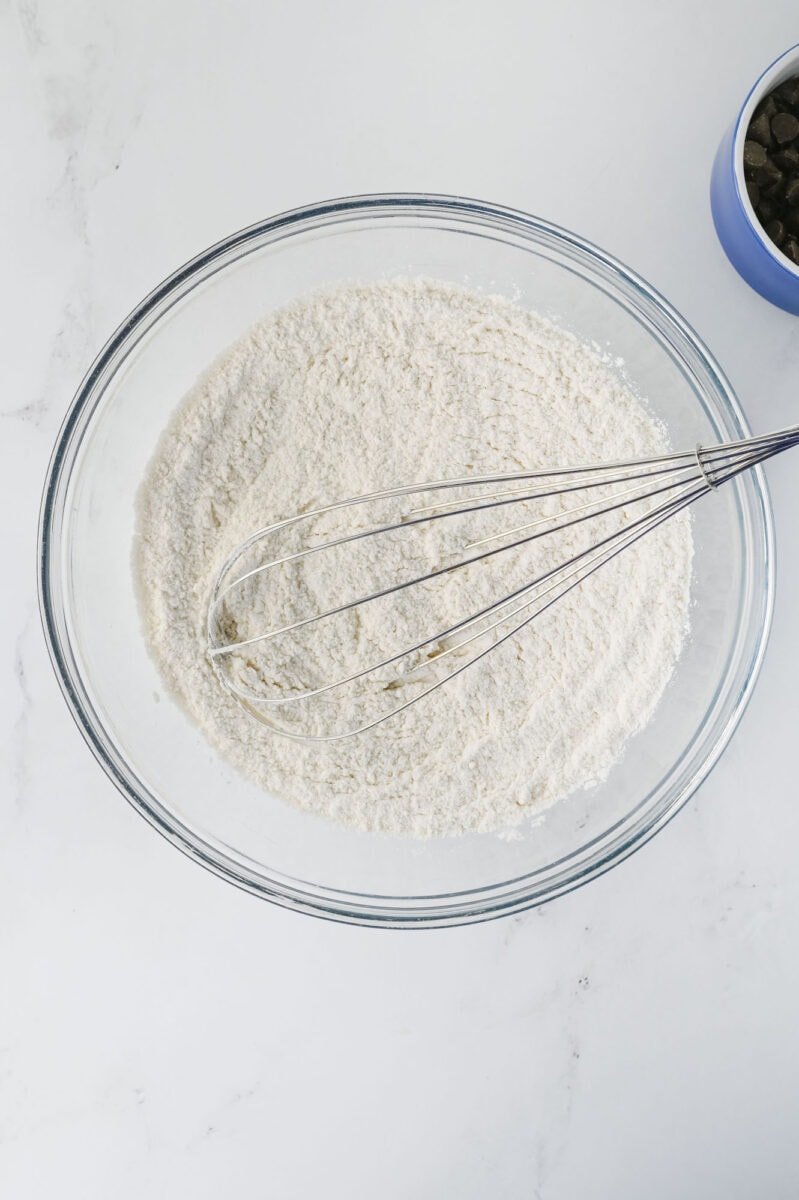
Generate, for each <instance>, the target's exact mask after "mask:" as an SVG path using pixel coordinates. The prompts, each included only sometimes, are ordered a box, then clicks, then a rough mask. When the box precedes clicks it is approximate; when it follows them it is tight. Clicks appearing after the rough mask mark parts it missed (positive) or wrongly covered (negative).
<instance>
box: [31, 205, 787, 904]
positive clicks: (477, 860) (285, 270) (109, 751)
mask: <svg viewBox="0 0 799 1200" xmlns="http://www.w3.org/2000/svg"><path fill="white" fill-rule="evenodd" d="M398 275H404V276H414V275H426V276H429V277H433V278H437V279H441V280H448V281H451V282H453V283H458V284H467V285H468V286H470V287H472V288H482V289H485V290H486V291H489V292H492V293H500V294H503V295H506V296H508V297H510V298H512V299H513V300H515V301H516V302H517V303H519V304H522V305H525V306H527V307H529V308H531V309H533V310H536V311H538V312H540V313H542V314H544V315H545V316H549V317H551V318H553V319H554V320H556V321H557V322H558V323H559V324H560V325H562V326H564V327H565V328H567V329H569V330H571V331H572V332H573V333H575V334H576V335H577V336H578V337H580V338H582V339H584V340H587V341H591V342H595V343H597V344H598V345H599V346H601V347H604V348H607V349H608V350H609V351H610V352H611V353H612V354H613V356H614V357H617V358H618V359H620V360H623V363H624V368H623V370H624V373H625V376H626V378H627V380H628V381H629V382H630V383H631V384H632V385H633V386H634V387H635V388H636V389H637V391H638V392H639V394H640V395H642V396H643V397H646V399H647V400H648V402H649V404H650V407H651V409H652V410H653V411H654V412H655V413H656V414H657V416H658V417H659V418H660V419H661V420H662V421H663V423H664V424H665V426H666V428H667V429H668V432H669V435H670V437H671V439H672V444H673V446H674V447H675V449H685V448H690V447H692V446H694V445H696V444H697V443H698V442H704V443H706V442H713V441H714V440H717V439H720V440H724V439H731V438H739V437H742V436H746V434H747V433H748V430H747V427H746V423H745V421H744V418H743V416H742V413H741V410H740V408H739V406H738V404H737V402H736V399H735V397H734V395H733V393H732V391H731V390H730V387H729V385H728V384H727V382H726V380H725V379H724V376H723V375H722V373H721V371H720V370H719V368H718V366H717V365H716V363H715V362H714V361H713V359H712V358H711V356H710V355H709V354H708V352H707V350H706V349H705V347H704V346H703V345H702V343H701V342H700V341H699V339H698V338H697V337H696V335H695V334H694V333H693V332H692V331H691V330H690V329H689V328H688V327H687V325H686V324H685V322H684V321H683V320H682V319H681V318H680V317H679V316H678V314H677V313H676V312H675V311H674V309H673V308H671V307H670V306H669V305H668V304H667V303H666V301H665V300H663V299H662V298H661V297H660V296H658V295H657V293H656V292H654V291H653V290H652V289H651V288H650V287H648V286H647V284H646V283H644V282H643V280H641V279H639V278H638V277H637V276H636V275H635V274H634V273H633V272H631V271H629V270H628V269H627V268H626V267H624V266H622V264H621V263H619V262H616V261H615V260H614V259H612V258H610V257H609V256H608V255H606V254H604V253H602V252H601V251H599V250H597V249H596V248H595V247H593V246H591V245H589V244H588V243H587V242H584V241H583V240H582V239H581V238H578V237H575V236H574V234H571V233H568V232H567V231H565V230H562V229H559V228H557V227H556V226H553V225H550V224H548V223H546V222H544V221H539V220H537V219H535V218H533V217H530V216H526V215H525V214H523V213H520V212H515V211H513V210H510V209H505V208H498V207H496V206H493V205H489V204H483V203H479V202H476V201H471V200H464V199H459V198H457V199H456V198H450V197H442V196H424V195H397V196H365V197H358V198H355V199H347V200H337V201H332V202H329V203H325V204H319V205H315V206H313V207H310V208H304V209H299V210H297V211H294V212H290V213H286V214H284V215H282V216H277V217H274V218H273V219H271V220H268V221H264V222H263V223H261V224H258V225H254V226H252V228H250V229H246V230H244V231H242V232H240V233H237V234H234V235H233V236H232V237H229V238H227V239H226V240H225V241H223V242H220V243H219V244H218V245H217V246H214V247H213V248H212V249H210V250H208V251H207V252H206V253H204V254H201V255H199V256H198V257H197V258H195V259H194V260H193V261H192V262H190V263H188V264H187V265H186V266H185V267H182V268H181V269H180V270H179V271H176V272H175V274H173V275H172V276H170V278H169V279H167V280H166V281H165V282H164V283H162V284H161V285H160V287H158V288H156V290H155V291H154V292H152V294H151V295H149V296H148V297H147V298H146V299H145V300H144V301H143V302H142V304H140V306H139V307H138V308H137V309H136V310H135V312H133V313H132V314H131V316H130V317H129V318H128V319H127V320H126V321H125V322H124V323H123V324H122V325H121V326H120V328H119V329H118V330H117V332H116V333H115V334H114V336H113V337H112V338H111V340H110V341H109V343H108V345H107V346H106V347H105V348H104V349H103V351H102V352H101V353H100V355H99V357H98V358H97V361H96V362H95V363H94V365H93V366H92V367H91V370H90V371H89V373H88V375H87V376H86V378H85V380H84V381H83V383H82V384H81V386H80V388H79V390H78V393H77V395H76V397H75V399H74V402H73V404H72V407H71V409H70V411H69V413H68V415H67V418H66V420H65V422H64V425H63V428H62V430H61V432H60V435H59V438H58V442H57V445H56V448H55V451H54V454H53V458H52V462H51V464H50V468H49V473H48V478H47V483H46V488H45V493H44V499H43V503H42V514H41V527H40V600H41V609H42V616H43V622H44V628H45V633H46V637H47V641H48V643H49V649H50V653H51V656H52V660H53V664H54V666H55V669H56V672H57V674H58V677H59V680H60V683H61V687H62V689H63V692H64V695H65V697H66V700H67V703H68V705H69V707H70V709H71V711H72V713H73V715H74V717H75V720H76V721H77V724H78V726H79V728H80V730H81V732H82V733H83V736H84V737H85V739H86V741H87V742H88V744H89V746H90V747H91V749H92V751H93V752H94V754H95V756H96V757H97V759H98V760H99V762H100V763H101V765H102V767H103V768H104V770H105V771H106V772H107V774H108V775H109V777H110V778H111V779H112V780H113V782H114V783H115V784H116V785H117V787H118V788H119V790H120V791H121V792H122V793H123V795H124V796H126V797H127V799H128V800H130V802H131V803H132V804H133V805H134V806H135V807H136V808H137V809H138V810H139V812H141V813H142V815H143V816H144V817H145V818H146V819H147V820H148V821H150V822H151V823H152V824H153V825H154V826H155V828H156V829H158V830H160V832H161V833H163V834H164V835H165V836H166V837H167V838H169V839H170V841H172V842H173V843H174V844H175V845H176V846H178V847H179V848H180V849H181V850H183V851H184V852H185V853H186V854H188V855H190V856H191V857H192V858H194V859H196V860H197V861H198V862H200V863H202V864H204V865H205V866H206V867H208V868H209V869H210V870H212V871H214V872H216V873H217V874H218V875H221V876H222V877H223V878H225V879H229V880H231V881H232V882H234V883H236V884H238V885H239V886H240V887H243V888H246V889H247V890H249V891H251V892H254V893H255V894H256V895H259V896H263V897H265V898H266V899H269V900H272V901H274V902H276V903H278V904H282V905H285V906H287V907H290V908H295V909H298V910H300V911H302V912H307V913H314V914H317V915H320V916H326V917H330V918H333V919H338V920H343V921H350V922H354V923H359V924H364V925H385V926H394V927H398V926H404V927H409V926H436V925H438V926H441V925H453V924H458V923H462V922H467V921H477V920H485V919H487V918H490V917H496V916H500V915H502V914H505V913H511V912H515V911H518V910H520V909H524V908H527V907H529V906H531V905H534V904H538V903H541V902H542V901H543V900H547V899H550V898H551V897H553V896H556V895H558V894H559V893H561V892H565V891H567V890H568V889H570V888H573V887H575V886H577V885H578V884H581V883H585V882H586V881H587V880H589V879H591V878H592V877H593V876H595V875H598V874H599V873H600V872H602V871H605V870H607V869H608V867H610V866H612V865H613V864H614V863H616V862H618V861H619V860H620V859H622V858H624V857H625V856H626V855H628V854H629V853H631V851H632V850H634V849H635V848H636V847H637V846H640V845H641V844H642V843H643V842H644V841H646V840H647V838H649V837H651V836H652V834H653V833H655V832H656V830H658V829H660V828H661V827H662V826H663V825H664V824H665V823H666V821H668V819H669V818H670V817H672V816H673V815H674V813H675V812H676V811H677V810H678V809H679V808H680V807H681V805H683V804H684V803H685V801H686V800H687V799H688V797H689V796H690V795H691V793H692V792H693V791H694V790H695V789H696V788H697V787H698V786H699V784H700V783H701V782H702V780H703V779H704V778H705V777H706V775H707V774H708V772H709V771H710V769H711V767H712V766H713V764H714V763H715V762H716V760H717V759H718V757H719V755H720V754H721V752H722V750H723V749H724V746H725V745H726V743H727V741H728V740H729V738H730V735H731V734H732V732H733V730H734V728H735V725H736V723H737V721H738V719H739V718H740V716H741V713H742V711H743V709H744V706H745V704H746V701H747V699H748V697H749V695H750V692H751V690H752V686H753V684H754V681H755V677H756V675H757V671H758V668H759V666H760V662H761V658H762V655H763V651H764V647H765V643H766V638H767V634H768V629H769V624H770V617H771V608H772V597H773V587H774V556H773V532H772V522H771V513H770V506H769V500H768V495H767V492H766V488H765V485H764V481H763V478H762V476H761V474H760V472H759V471H754V472H750V473H748V474H746V475H744V476H742V477H740V478H739V479H737V480H736V481H735V482H734V483H732V484H728V485H726V486H725V488H723V489H721V490H720V491H719V492H717V493H714V494H713V495H711V496H709V497H707V498H706V499H704V500H702V501H701V502H700V503H699V504H698V505H696V506H695V507H694V518H695V524H694V538H695V544H696V559H695V571H694V579H693V595H692V613H691V621H692V629H691V635H690V640H689V643H688V645H687V647H686V649H685V652H684V653H683V655H682V658H681V660H680V662H679V664H678V666H677V669H676V671H675V674H674V676H673V678H672V680H671V682H670V684H669V686H668V689H667V691H666V693H665V695H664V697H663V699H662V701H661V703H660V705H659V708H658V709H657V711H656V713H655V716H654V718H653V719H652V721H651V722H650V723H649V724H648V725H647V726H646V728H645V729H644V730H643V731H642V732H640V733H639V734H638V735H637V736H636V737H634V738H633V739H632V740H631V741H630V743H629V744H628V746H627V749H626V752H625V754H624V756H623V758H622V760H621V761H620V762H619V763H618V765H617V766H616V767H615V769H614V770H613V771H612V773H611V775H610V776H609V778H608V779H607V780H606V781H605V782H604V783H602V784H600V785H597V786H594V787H592V788H590V789H587V790H583V791H580V792H578V793H576V794H574V795H572V796H570V797H568V798H567V799H565V800H563V801H562V802H561V803H559V804H557V805H556V806H555V807H553V808H552V809H550V810H549V811H548V812H546V813H545V814H543V815H542V816H541V817H540V818H539V819H538V820H537V821H536V822H534V823H532V824H531V825H529V826H526V827H521V828H520V830H519V836H518V837H511V838H508V837H501V836H498V835H493V834H473V835H470V836H465V837H460V838H445V839H440V840H431V841H415V840H413V839H405V838H394V837H388V836H383V835H378V834H365V833H360V832H356V831H353V830H351V829H347V828H342V827H339V826H337V825H335V824H333V823H330V822H327V821H324V820H322V819H320V818H318V817H314V816H311V815H309V814H306V813H303V812H300V811H298V810H296V809H294V808H292V807H290V806H289V805H287V804H285V803H284V802H282V801H281V800H280V799H279V798H277V797H275V796H271V795H269V794H267V793H265V792H264V791H262V790H260V789H259V788H258V787H256V786H255V785H254V784H252V783H250V782H249V781H248V780H246V779H244V778H242V777H241V776H240V775H239V774H238V773H237V772H236V771H235V770H234V769H233V768H232V767H230V766H229V765H228V764H227V763H226V762H225V761H224V760H223V759H222V758H220V757H219V756H218V755H217V754H216V752H215V751H214V750H213V748H212V747H211V746H210V745H209V743H208V742H207V741H206V740H205V738H204V736H203V734H202V733H200V731H199V730H198V729H197V728H195V726H194V725H193V724H192V723H191V722H190V721H189V719H188V718H187V717H186V716H185V715H184V713H183V712H182V710H181V709H180V708H179V706H178V705H177V704H176V703H174V702H173V701H172V700H171V699H170V698H169V697H168V696H167V695H166V694H165V692H164V689H163V686H162V683H161V680H160V678H159V676H158V674H157V672H156V668H155V666H154V664H153V662H152V661H151V659H150V657H149V655H148V652H147V648H146V646H145V643H144V639H143V633H142V629H141V626H140V622H139V615H138V612H137V607H136V599H135V595H134V590H133V586H132V574H131V543H132V538H133V530H134V497H135V494H136V489H137V487H138V485H139V482H140V480H141V478H142V475H143V473H144V470H145V467H146V465H147V462H148V460H149V458H150V456H151V455H152V453H153V451H154V449H155V447H156V444H157V442H158V439H159V437H160V435H161V433H162V431H163V429H164V427H165V426H166V424H167V422H168V420H169V418H170V415H171V414H172V412H173V410H174V409H175V406H176V405H177V404H178V402H179V401H180V399H181V398H182V396H183V395H184V393H185V392H186V391H187V390H188V389H189V388H190V387H191V385H192V384H193V383H194V382H195V380H196V378H197V376H198V375H199V374H200V373H201V372H202V371H203V370H204V369H205V368H206V367H207V365H208V364H209V363H210V362H211V360H212V359H213V358H214V357H215V356H216V355H217V354H218V353H220V352H221V351H222V350H223V349H224V348H225V347H227V346H228V345H229V344H230V343H231V342H232V341H233V340H235V339H236V338H237V337H238V336H239V335H240V334H241V333H242V332H243V331H244V330H246V329H247V327H248V326H249V325H251V324H253V323H254V322H255V321H257V320H258V319H259V318H261V317H263V316H264V315H265V314H266V313H267V312H269V311H270V310H272V309H274V308H276V307H278V306H281V305H284V304H286V303H287V302H289V301H291V300H293V299H295V298H296V297H298V296H301V295H302V294H304V293H307V292H309V291H312V290H313V289H315V288H319V287H321V286H324V285H330V284H335V283H337V282H340V281H344V280H361V281H368V280H377V279H385V278H391V277H395V276H398Z"/></svg>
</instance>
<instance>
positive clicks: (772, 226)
mask: <svg viewBox="0 0 799 1200" xmlns="http://www.w3.org/2000/svg"><path fill="white" fill-rule="evenodd" d="M766 233H767V234H768V235H769V237H770V238H771V240H772V242H774V243H775V244H776V245H777V246H781V245H782V243H783V241H784V239H785V226H784V225H783V223H782V221H780V220H779V219H778V218H776V217H775V218H774V220H773V221H769V223H768V225H767V226H766Z"/></svg>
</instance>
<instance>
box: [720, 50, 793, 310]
mask: <svg viewBox="0 0 799 1200" xmlns="http://www.w3.org/2000/svg"><path fill="white" fill-rule="evenodd" d="M791 75H799V46H792V47H791V49H790V50H786V52H785V54H782V55H780V57H779V58H778V59H777V60H776V61H775V62H773V63H772V64H771V66H770V67H768V68H767V70H765V71H764V72H763V74H762V75H761V76H760V78H759V79H758V81H757V83H756V84H755V85H754V87H753V88H752V90H751V91H750V93H749V95H748V96H747V97H746V100H745V101H744V105H743V108H742V109H741V111H740V113H739V114H738V118H737V120H736V121H735V124H734V125H733V126H732V128H731V129H729V130H728V131H727V133H726V135H725V137H724V139H723V141H722V143H721V145H720V146H719V149H718V153H717V155H716V160H715V162H714V163H713V172H712V175H711V178H710V207H711V210H712V213H713V223H714V224H715V226H716V233H717V234H718V235H719V240H720V242H721V244H722V246H723V247H724V250H725V253H726V255H727V257H728V258H729V260H730V262H731V263H732V265H733V266H734V267H735V269H736V271H737V272H738V274H739V275H741V276H742V277H743V278H744V279H745V280H746V282H747V283H748V284H749V285H750V286H751V287H753V288H754V289H755V291H756V292H759V293H760V295H761V296H765V298H766V300H770V301H771V303H772V304H776V305H777V306H778V307H779V308H784V309H785V310H786V312H790V313H795V314H796V315H797V316H799V267H796V266H794V264H793V263H792V262H791V261H790V259H788V258H786V256H785V255H784V254H783V253H782V252H781V251H780V250H779V249H778V248H777V247H776V246H775V245H774V243H773V242H772V241H771V239H770V238H769V237H768V235H767V234H766V232H765V230H764V229H763V227H762V225H761V224H760V222H759V221H758V219H757V217H756V215H755V210H754V208H753V207H752V204H751V201H750V199H749V196H748V195H747V192H746V182H745V180H744V170H743V145H744V140H745V138H746V131H747V129H748V127H749V122H750V121H751V119H752V113H753V112H754V110H755V108H756V107H757V105H758V104H759V103H760V101H761V100H762V99H763V97H764V96H766V95H767V94H768V93H769V92H770V91H772V90H773V89H774V88H775V87H776V86H777V85H778V84H779V83H782V81H783V80H784V79H788V78H789V77H790V76H791Z"/></svg>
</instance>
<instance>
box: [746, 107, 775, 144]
mask: <svg viewBox="0 0 799 1200" xmlns="http://www.w3.org/2000/svg"><path fill="white" fill-rule="evenodd" d="M746 135H747V137H750V138H751V139H752V140H753V141H755V142H760V145H761V146H771V145H772V144H773V139H772V137H771V122H770V120H769V118H768V116H767V115H766V113H761V114H760V116H759V117H755V119H754V121H752V123H751V124H750V126H749V128H748V129H747V131H746Z"/></svg>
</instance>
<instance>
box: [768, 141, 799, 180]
mask: <svg viewBox="0 0 799 1200" xmlns="http://www.w3.org/2000/svg"><path fill="white" fill-rule="evenodd" d="M771 157H772V158H773V160H774V162H775V163H776V164H777V166H778V167H779V169H780V170H781V171H785V173H786V175H797V174H799V149H797V147H796V146H783V147H782V149H781V150H775V151H774V153H773V154H772V156H771Z"/></svg>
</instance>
